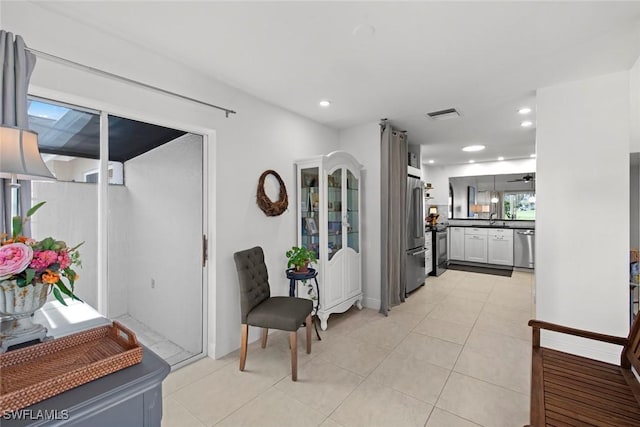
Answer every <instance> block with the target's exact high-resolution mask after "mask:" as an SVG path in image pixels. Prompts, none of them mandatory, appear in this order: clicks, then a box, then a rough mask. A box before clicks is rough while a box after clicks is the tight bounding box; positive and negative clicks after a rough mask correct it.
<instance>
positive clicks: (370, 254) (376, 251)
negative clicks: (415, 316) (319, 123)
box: [339, 123, 381, 310]
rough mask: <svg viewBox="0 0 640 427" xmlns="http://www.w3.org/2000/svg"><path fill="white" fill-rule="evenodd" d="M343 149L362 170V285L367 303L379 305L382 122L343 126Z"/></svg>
mask: <svg viewBox="0 0 640 427" xmlns="http://www.w3.org/2000/svg"><path fill="white" fill-rule="evenodd" d="M339 138H340V149H342V150H344V151H347V152H349V153H351V154H353V155H354V157H355V158H356V159H357V160H358V161H359V162H360V163H361V164H362V165H363V166H364V170H363V171H362V218H361V223H360V225H361V227H362V288H363V293H364V300H363V305H364V306H365V307H369V308H373V309H375V310H378V309H380V274H381V272H380V257H381V253H380V231H381V230H380V125H379V124H378V123H367V124H365V125H361V126H356V127H353V128H349V129H345V130H342V131H341V132H340V134H339Z"/></svg>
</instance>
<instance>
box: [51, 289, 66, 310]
mask: <svg viewBox="0 0 640 427" xmlns="http://www.w3.org/2000/svg"><path fill="white" fill-rule="evenodd" d="M53 296H54V297H56V299H57V300H58V301H60V304H62V305H64V306H66V305H67V303H66V302H64V298H62V295H60V291H59V290H58V289H57V288H53Z"/></svg>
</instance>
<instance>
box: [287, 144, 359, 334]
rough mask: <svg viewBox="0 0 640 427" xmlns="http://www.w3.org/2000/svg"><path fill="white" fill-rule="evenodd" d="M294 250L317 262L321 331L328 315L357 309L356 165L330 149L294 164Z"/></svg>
mask: <svg viewBox="0 0 640 427" xmlns="http://www.w3.org/2000/svg"><path fill="white" fill-rule="evenodd" d="M296 170H297V203H298V204H297V207H298V209H297V212H298V246H305V247H306V248H309V249H313V250H314V251H315V253H316V258H317V259H318V263H317V270H318V283H319V293H320V296H319V303H320V306H319V308H318V317H319V319H320V326H321V327H322V330H326V329H327V322H328V319H329V316H330V315H331V314H332V313H343V312H345V311H347V310H348V309H349V307H351V306H352V305H354V304H355V305H356V306H357V307H358V308H359V309H362V246H361V240H362V233H361V228H360V219H361V212H362V210H361V205H362V203H361V194H362V191H361V186H362V180H361V170H362V165H360V163H358V161H357V160H356V159H355V158H354V157H353V156H351V155H350V154H348V153H345V152H342V151H335V152H333V153H331V154H328V155H326V156H317V157H313V158H310V159H306V160H300V161H298V162H296Z"/></svg>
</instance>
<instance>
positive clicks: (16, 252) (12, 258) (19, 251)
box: [0, 243, 33, 280]
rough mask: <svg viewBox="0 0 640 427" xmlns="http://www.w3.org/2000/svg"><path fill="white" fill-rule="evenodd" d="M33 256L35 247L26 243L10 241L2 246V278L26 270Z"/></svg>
mask: <svg viewBox="0 0 640 427" xmlns="http://www.w3.org/2000/svg"><path fill="white" fill-rule="evenodd" d="M32 258H33V249H31V248H30V247H29V246H27V245H25V244H24V243H10V244H8V245H4V246H1V247H0V280H4V279H7V278H9V277H11V276H12V275H14V274H17V273H21V272H22V271H24V269H25V268H27V266H29V263H30V262H31V259H32Z"/></svg>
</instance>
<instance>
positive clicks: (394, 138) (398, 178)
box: [380, 123, 407, 315]
mask: <svg viewBox="0 0 640 427" xmlns="http://www.w3.org/2000/svg"><path fill="white" fill-rule="evenodd" d="M381 132H382V137H381V147H380V148H381V152H380V154H381V155H380V157H381V165H380V166H381V171H380V180H381V197H380V204H381V209H382V211H381V219H382V221H381V223H382V225H381V227H382V229H381V236H382V251H381V252H382V257H381V258H382V259H381V271H382V278H381V281H380V283H381V289H380V297H381V304H380V313H383V314H384V315H387V314H388V311H389V310H390V309H391V307H393V306H395V305H398V304H400V303H401V302H403V301H404V294H405V285H406V283H405V273H406V265H405V258H406V251H407V248H406V246H407V218H406V199H407V136H406V135H405V133H404V132H400V131H397V130H395V129H393V128H392V127H391V125H389V124H388V123H382V124H381Z"/></svg>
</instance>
